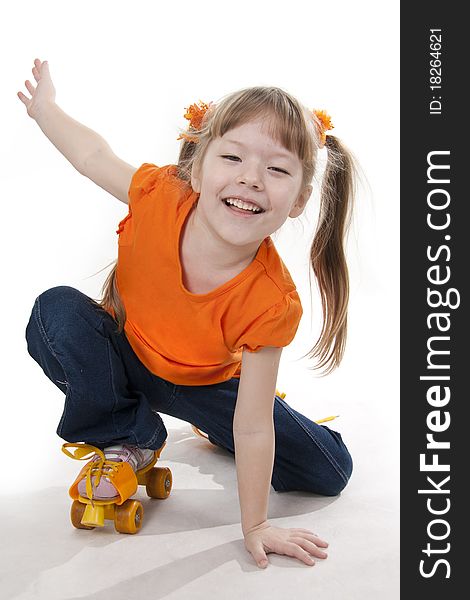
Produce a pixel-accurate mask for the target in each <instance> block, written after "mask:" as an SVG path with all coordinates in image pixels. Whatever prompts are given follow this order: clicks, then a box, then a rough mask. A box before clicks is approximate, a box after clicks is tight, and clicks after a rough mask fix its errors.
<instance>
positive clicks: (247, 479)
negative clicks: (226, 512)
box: [233, 347, 328, 568]
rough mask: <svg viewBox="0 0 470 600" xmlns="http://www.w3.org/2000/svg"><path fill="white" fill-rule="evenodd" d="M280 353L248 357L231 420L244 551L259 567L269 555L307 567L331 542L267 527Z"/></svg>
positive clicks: (277, 350) (269, 351) (245, 356)
mask: <svg viewBox="0 0 470 600" xmlns="http://www.w3.org/2000/svg"><path fill="white" fill-rule="evenodd" d="M281 352H282V348H274V347H267V348H262V349H261V350H260V351H259V352H255V353H250V352H244V353H243V357H242V371H241V374H240V385H239V388H238V397H237V404H236V407H235V415H234V420H233V437H234V441H235V461H236V465H237V477H238V495H239V499H240V508H241V521H242V531H243V536H244V538H245V548H246V549H247V550H248V551H249V552H250V553H251V554H252V556H253V558H254V559H255V561H256V564H257V565H258V566H259V567H262V568H264V567H265V566H266V565H267V564H268V560H267V556H266V553H269V552H275V553H276V554H287V555H289V556H293V557H295V558H298V559H299V560H300V561H302V562H304V563H305V564H307V565H313V564H315V561H314V560H313V558H312V556H315V557H318V558H326V557H327V554H326V552H325V551H324V550H323V548H326V547H327V546H328V543H327V542H325V541H324V540H322V539H321V538H319V537H318V536H317V535H316V534H314V533H313V532H312V531H311V530H309V529H300V528H295V529H294V528H289V529H285V528H281V527H274V526H272V525H271V524H270V523H268V522H267V513H268V497H269V487H270V484H271V477H272V469H273V464H274V447H275V443H274V440H275V438H274V433H275V432H274V422H273V405H274V396H275V393H276V378H277V372H278V367H279V360H280V357H281Z"/></svg>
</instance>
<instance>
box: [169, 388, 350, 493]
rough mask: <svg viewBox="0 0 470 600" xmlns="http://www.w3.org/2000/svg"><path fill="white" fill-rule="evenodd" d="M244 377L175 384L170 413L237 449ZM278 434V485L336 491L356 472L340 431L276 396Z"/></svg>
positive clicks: (220, 443) (275, 479) (284, 488)
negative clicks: (235, 421) (237, 408)
mask: <svg viewBox="0 0 470 600" xmlns="http://www.w3.org/2000/svg"><path fill="white" fill-rule="evenodd" d="M238 385H239V380H238V379H237V378H235V377H234V378H232V379H230V380H228V381H225V382H222V383H216V384H213V385H206V386H183V385H178V386H175V387H176V393H175V398H174V401H173V403H172V404H171V407H170V410H169V412H168V414H170V415H172V416H174V417H177V418H179V419H182V420H184V421H187V422H189V423H192V424H193V425H195V426H196V427H198V428H199V429H201V430H202V431H204V432H205V433H207V434H208V436H209V440H210V441H211V442H213V443H215V444H216V445H218V446H221V447H222V448H225V449H226V450H228V451H229V452H230V453H232V454H235V446H234V441H233V431H232V426H233V415H234V412H235V405H236V399H237V394H238ZM274 428H275V435H276V446H275V457H274V467H273V475H272V480H271V484H272V486H273V488H274V489H275V490H276V491H294V490H299V491H308V492H312V493H315V494H321V495H323V496H336V495H337V494H339V493H340V492H341V490H342V489H343V488H344V487H345V486H346V484H347V482H348V480H349V477H350V475H351V473H352V459H351V456H350V454H349V452H348V449H347V448H346V446H345V444H344V442H343V440H342V438H341V435H340V434H339V433H338V432H336V431H333V430H332V429H330V428H329V427H326V426H325V425H318V424H317V423H314V422H313V421H311V420H310V419H308V418H307V417H305V416H304V415H302V414H301V413H299V412H298V411H296V410H294V409H293V408H292V407H290V406H289V405H288V404H287V402H285V400H283V399H281V398H280V397H279V396H276V398H275V402H274Z"/></svg>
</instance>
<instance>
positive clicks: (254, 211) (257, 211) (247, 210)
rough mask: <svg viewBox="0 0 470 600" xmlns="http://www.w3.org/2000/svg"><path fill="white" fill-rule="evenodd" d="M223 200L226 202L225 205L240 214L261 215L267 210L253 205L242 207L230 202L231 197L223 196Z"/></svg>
mask: <svg viewBox="0 0 470 600" xmlns="http://www.w3.org/2000/svg"><path fill="white" fill-rule="evenodd" d="M222 202H223V203H224V204H225V206H226V207H227V208H228V209H229V210H231V212H233V213H235V214H239V215H244V216H249V217H250V216H254V215H260V214H262V213H264V212H266V211H265V210H264V209H262V208H260V207H256V208H255V207H253V208H242V207H240V206H236V205H235V204H232V203H231V202H229V198H223V199H222Z"/></svg>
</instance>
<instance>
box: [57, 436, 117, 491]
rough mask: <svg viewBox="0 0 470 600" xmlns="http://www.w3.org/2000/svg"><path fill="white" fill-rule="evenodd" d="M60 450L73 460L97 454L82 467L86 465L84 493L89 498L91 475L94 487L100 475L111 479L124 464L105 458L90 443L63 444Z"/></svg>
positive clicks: (91, 488) (101, 452) (91, 487)
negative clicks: (71, 449) (95, 457)
mask: <svg viewBox="0 0 470 600" xmlns="http://www.w3.org/2000/svg"><path fill="white" fill-rule="evenodd" d="M67 448H75V451H74V452H73V453H72V452H70V450H67ZM62 452H63V453H64V454H66V455H67V456H69V457H70V458H73V459H75V460H87V459H89V458H90V459H91V458H92V457H93V456H99V459H98V460H93V461H90V464H89V465H85V467H84V468H86V467H87V466H88V469H87V472H86V493H87V496H88V498H89V499H90V500H92V498H93V484H92V476H93V477H95V482H94V483H95V485H94V487H97V486H98V484H99V482H100V480H101V476H102V475H105V476H106V477H107V478H109V479H112V478H113V477H114V474H115V473H116V472H117V471H119V469H120V468H121V466H122V465H123V464H124V463H119V462H116V461H113V460H106V456H105V454H104V452H103V451H102V450H100V449H99V448H95V446H91V445H90V444H80V443H78V444H72V443H67V444H63V446H62ZM103 471H104V473H103Z"/></svg>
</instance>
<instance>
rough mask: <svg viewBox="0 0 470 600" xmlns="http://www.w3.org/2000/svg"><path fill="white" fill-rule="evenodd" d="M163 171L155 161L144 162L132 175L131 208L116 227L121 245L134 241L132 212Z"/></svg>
mask: <svg viewBox="0 0 470 600" xmlns="http://www.w3.org/2000/svg"><path fill="white" fill-rule="evenodd" d="M161 171H162V169H161V167H157V166H156V165H154V164H153V163H143V164H142V165H141V166H140V167H139V168H138V169H137V171H135V172H134V174H133V175H132V178H131V183H130V185H129V190H128V193H127V195H128V198H129V210H128V213H127V215H126V216H125V217H124V218H123V219H122V220H121V221H120V222H119V224H118V228H117V229H116V233H117V234H118V235H119V245H120V246H127V245H130V244H131V243H132V241H133V231H134V227H133V219H132V214H133V212H135V209H136V208H138V206H139V203H140V201H141V200H142V198H143V197H144V196H145V195H146V194H149V193H150V192H151V191H152V190H153V189H154V188H155V185H156V184H157V181H158V179H159V177H160V175H161Z"/></svg>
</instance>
